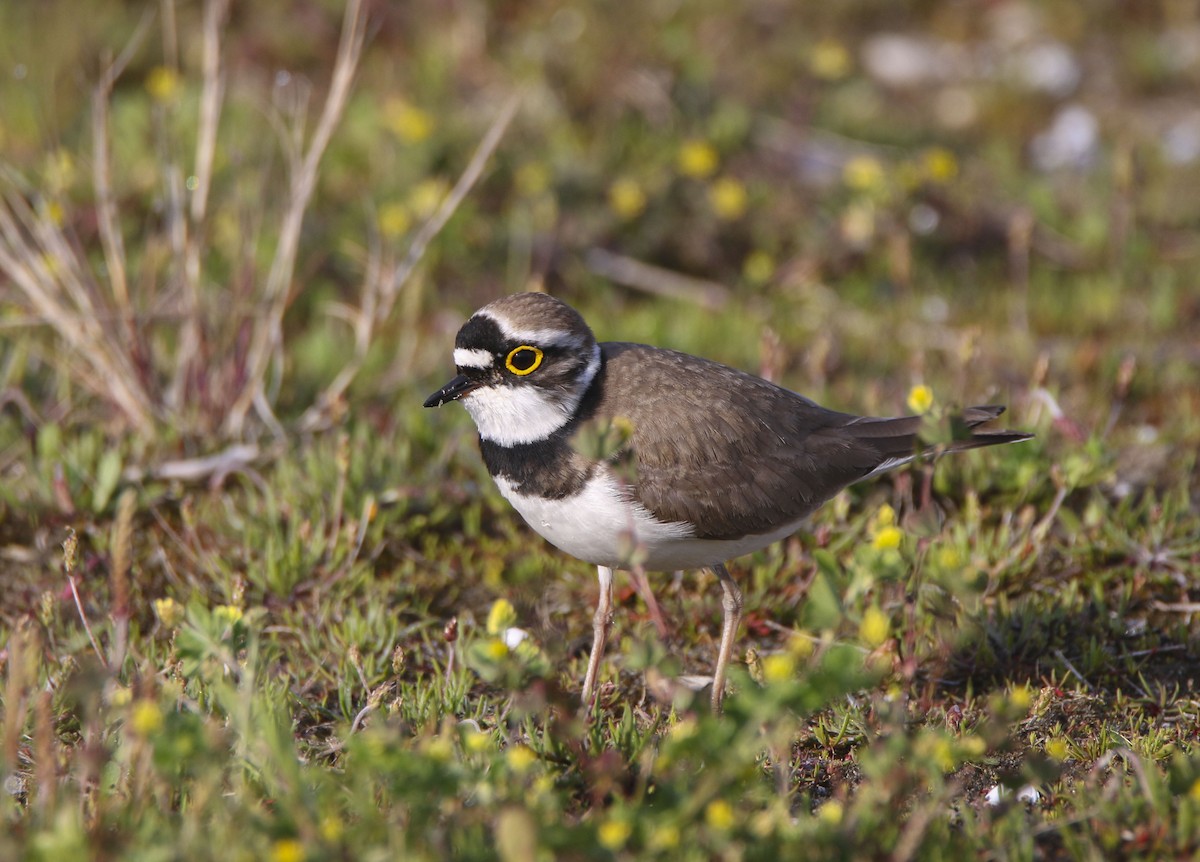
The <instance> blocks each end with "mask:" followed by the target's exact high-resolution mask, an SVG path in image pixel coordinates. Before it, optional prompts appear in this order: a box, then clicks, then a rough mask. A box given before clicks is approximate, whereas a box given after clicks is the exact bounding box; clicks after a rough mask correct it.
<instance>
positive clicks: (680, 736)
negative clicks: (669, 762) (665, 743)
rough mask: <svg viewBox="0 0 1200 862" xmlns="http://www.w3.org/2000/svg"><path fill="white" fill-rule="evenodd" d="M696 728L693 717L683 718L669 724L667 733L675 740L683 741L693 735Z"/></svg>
mask: <svg viewBox="0 0 1200 862" xmlns="http://www.w3.org/2000/svg"><path fill="white" fill-rule="evenodd" d="M698 730H699V728H698V727H697V726H696V720H695V719H692V718H685V719H684V720H683V721H680V722H678V723H677V724H673V725H671V729H670V730H669V731H667V735H668V736H670V737H671V739H672V740H673V741H675V742H683V741H685V740H688V739H691V738H692V737H693V736H695V735H696V732H697V731H698Z"/></svg>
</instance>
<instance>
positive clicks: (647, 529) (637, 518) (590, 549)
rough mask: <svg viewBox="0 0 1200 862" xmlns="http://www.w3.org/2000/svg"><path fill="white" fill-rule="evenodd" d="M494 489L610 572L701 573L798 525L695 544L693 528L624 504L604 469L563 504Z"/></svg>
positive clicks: (543, 530)
mask: <svg viewBox="0 0 1200 862" xmlns="http://www.w3.org/2000/svg"><path fill="white" fill-rule="evenodd" d="M496 485H497V487H499V489H500V493H501V494H503V495H504V499H506V500H508V502H510V503H512V505H513V508H515V509H516V510H517V511H518V512H519V513H520V514H521V517H522V518H524V519H525V521H526V522H527V523H528V524H529V526H531V527H533V529H534V530H536V531H537V532H538V533H539V534H540V535H541V536H542V538H544V539H545V540H546V541H548V542H550V544H552V545H554V546H555V547H557V548H560V549H561V550H564V551H566V552H567V553H568V554H570V555H571V556H573V557H577V558H579V559H581V560H583V561H584V562H588V563H592V564H593V565H596V566H608V567H609V568H614V569H627V568H630V567H632V566H634V565H641V566H643V567H645V568H646V569H649V570H650V571H659V572H662V571H666V572H670V571H675V570H676V569H699V568H704V567H706V566H712V565H715V564H717V563H723V562H725V561H726V560H732V559H734V558H735V557H740V556H741V555H742V554H748V553H750V552H752V551H757V550H759V549H760V548H765V547H766V546H767V545H769V544H771V543H772V542H776V541H778V540H779V539H782V538H784V537H785V536H790V535H791V534H792V533H794V532H796V530H797V529H798V528H799V526H800V522H799V521H797V522H796V523H794V524H788V525H786V526H785V527H783V528H781V529H779V530H777V531H775V532H772V533H766V534H761V535H755V536H746V537H745V538H742V539H697V538H696V537H695V530H694V529H693V527H692V525H691V524H687V523H682V522H674V523H663V522H660V521H657V520H655V519H654V517H653V516H652V515H651V514H650V512H649V511H648V510H647V509H646V508H645V507H644V506H642V505H641V504H640V503H637V502H632V501H629V500H627V499H625V495H624V494H623V493H622V491H621V486H620V484H619V482H618V481H617V480H616V479H614V478H613V476H612V475H611V474H610V473H608V472H607V471H603V470H601V471H597V473H596V475H595V476H593V477H592V480H591V481H590V482H588V484H587V485H586V486H585V487H584V489H583V491H581V492H580V493H579V494H576V495H575V496H574V497H566V498H564V499H561V500H547V499H545V498H543V497H533V496H525V495H523V494H519V493H517V492H516V490H515V489H514V488H513V486H512V484H511V483H510V482H508V481H507V480H506V479H505V478H504V477H503V476H497V477H496Z"/></svg>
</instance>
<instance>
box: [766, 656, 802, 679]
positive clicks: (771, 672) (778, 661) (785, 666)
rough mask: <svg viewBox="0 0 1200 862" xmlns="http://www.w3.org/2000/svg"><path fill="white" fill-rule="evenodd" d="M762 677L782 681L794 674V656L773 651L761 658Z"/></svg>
mask: <svg viewBox="0 0 1200 862" xmlns="http://www.w3.org/2000/svg"><path fill="white" fill-rule="evenodd" d="M762 665H763V678H764V679H765V680H766V681H767V682H784V681H786V680H789V679H791V678H792V677H794V676H795V675H796V658H795V656H792V655H790V654H788V653H775V654H774V655H769V656H767V657H766V658H765V659H763V663H762Z"/></svg>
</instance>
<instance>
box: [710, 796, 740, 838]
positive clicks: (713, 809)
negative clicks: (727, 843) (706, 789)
mask: <svg viewBox="0 0 1200 862" xmlns="http://www.w3.org/2000/svg"><path fill="white" fill-rule="evenodd" d="M704 822H705V823H707V824H708V825H709V828H711V829H716V830H717V831H719V832H728V831H729V830H730V829H732V828H733V822H734V821H733V806H731V805H730V804H729V803H728V802H726V801H725V800H724V799H714V800H713V801H712V802H710V803H708V805H707V806H706V807H705V809H704Z"/></svg>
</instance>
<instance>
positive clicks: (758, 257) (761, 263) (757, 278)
mask: <svg viewBox="0 0 1200 862" xmlns="http://www.w3.org/2000/svg"><path fill="white" fill-rule="evenodd" d="M774 274H775V258H773V257H771V255H769V254H767V253H766V252H765V251H761V250H759V251H752V252H750V254H748V255H746V259H745V260H744V261H742V275H744V276H745V277H746V281H749V282H752V283H753V284H763V283H765V282H766V281H768V280H769V279H770V278H771V276H773V275H774Z"/></svg>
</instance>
